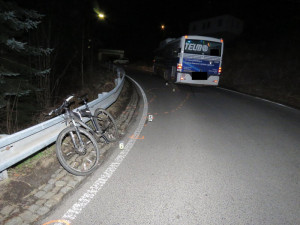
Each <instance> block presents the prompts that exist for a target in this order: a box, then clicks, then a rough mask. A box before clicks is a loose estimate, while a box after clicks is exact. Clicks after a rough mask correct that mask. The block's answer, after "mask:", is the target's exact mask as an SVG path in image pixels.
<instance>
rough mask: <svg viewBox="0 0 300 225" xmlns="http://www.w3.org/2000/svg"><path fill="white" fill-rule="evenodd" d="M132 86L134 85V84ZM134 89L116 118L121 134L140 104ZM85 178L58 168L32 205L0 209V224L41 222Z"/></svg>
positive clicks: (17, 224)
mask: <svg viewBox="0 0 300 225" xmlns="http://www.w3.org/2000/svg"><path fill="white" fill-rule="evenodd" d="M132 86H134V85H133V84H132ZM133 89H134V91H133V94H132V95H131V99H130V101H129V103H128V104H127V107H126V108H125V109H124V110H125V111H124V112H123V113H121V114H120V115H119V116H118V118H116V120H115V121H116V123H117V127H118V128H119V129H120V130H119V133H120V135H121V136H123V135H124V134H125V130H126V128H127V126H128V124H129V122H130V121H131V119H132V117H133V115H134V111H135V109H136V106H137V104H138V94H137V91H136V90H135V88H133ZM113 146H115V145H114V144H113V143H112V144H108V145H105V146H104V147H103V148H102V150H103V152H104V153H105V152H106V151H107V150H108V149H110V148H112V147H113ZM85 178H86V177H85V176H74V175H72V174H70V173H68V172H67V171H66V170H64V169H62V168H59V169H57V170H56V171H55V172H54V173H53V174H52V175H51V178H50V179H49V180H48V182H47V183H46V184H43V185H41V186H40V187H38V188H37V189H35V190H33V191H32V192H31V198H33V199H30V201H28V202H30V203H31V204H30V205H26V206H23V210H20V208H19V206H18V205H8V206H6V207H4V208H3V209H2V210H1V211H0V224H1V225H2V221H4V222H3V225H21V224H24V225H25V224H39V223H38V221H40V220H42V219H43V218H44V217H45V216H47V214H48V213H49V212H50V211H51V210H52V209H54V208H55V207H56V206H57V205H58V204H59V203H60V202H61V200H62V199H63V198H64V196H66V195H67V194H68V193H70V192H72V191H73V190H74V189H75V188H76V187H77V186H78V185H79V184H80V183H81V182H82V181H83V180H84V179H85ZM28 202H27V203H28ZM39 225H40V224H39Z"/></svg>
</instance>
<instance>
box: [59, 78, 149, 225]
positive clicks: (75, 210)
mask: <svg viewBox="0 0 300 225" xmlns="http://www.w3.org/2000/svg"><path fill="white" fill-rule="evenodd" d="M127 77H128V76H127ZM128 78H129V79H130V80H131V81H132V82H133V83H135V84H136V86H137V87H138V88H139V89H140V91H141V94H142V97H143V100H144V108H143V114H142V118H141V120H140V122H139V125H138V127H137V128H136V130H135V132H134V136H135V137H138V136H139V135H140V133H141V131H142V129H143V127H144V124H145V122H146V118H147V114H148V102H147V97H146V94H145V92H144V91H143V89H142V88H141V86H140V85H139V84H138V83H137V82H136V81H134V80H133V79H132V78H130V77H128ZM135 142H136V139H129V141H128V142H127V144H126V146H125V147H124V150H122V152H120V153H119V155H118V156H117V157H116V158H115V159H114V161H113V163H112V164H110V166H109V167H108V168H107V169H106V170H105V171H104V172H103V173H102V174H101V175H100V177H99V178H98V179H97V180H96V181H95V182H94V183H93V185H92V186H90V187H89V188H88V190H87V191H86V192H85V193H84V194H83V195H82V196H81V197H80V198H79V199H78V200H77V202H76V203H75V204H73V205H72V207H71V208H70V209H68V210H67V212H66V213H65V214H64V215H63V217H62V219H64V220H67V221H68V222H69V223H71V221H72V220H74V219H75V218H76V217H77V216H78V215H79V214H80V213H81V211H82V210H83V209H84V208H85V207H86V206H87V205H88V204H89V202H90V201H91V200H92V199H93V198H94V196H95V195H96V194H97V193H98V192H99V190H101V188H102V187H103V186H104V185H105V183H106V182H107V181H108V180H109V178H110V177H111V176H112V175H113V174H114V172H115V171H116V170H117V168H118V167H119V166H120V164H121V163H122V161H123V160H124V159H125V157H126V156H127V154H128V153H129V151H130V150H131V148H132V147H133V145H134V143H135Z"/></svg>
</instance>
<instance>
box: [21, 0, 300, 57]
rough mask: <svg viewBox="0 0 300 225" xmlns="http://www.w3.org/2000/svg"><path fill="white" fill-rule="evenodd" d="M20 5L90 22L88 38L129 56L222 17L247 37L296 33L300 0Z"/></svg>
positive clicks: (84, 0) (73, 0) (66, 0)
mask: <svg viewBox="0 0 300 225" xmlns="http://www.w3.org/2000/svg"><path fill="white" fill-rule="evenodd" d="M18 3H19V4H21V5H22V6H24V7H28V8H34V9H36V10H37V11H39V12H41V13H44V14H45V15H46V16H49V14H52V16H53V15H54V16H56V15H57V17H60V18H61V19H60V22H61V23H70V21H71V23H72V24H70V26H76V23H80V22H81V21H82V20H84V19H85V20H89V26H90V27H91V30H92V32H91V35H92V36H93V38H94V39H97V40H99V41H98V42H101V43H102V44H103V47H108V48H116V49H125V50H126V52H128V53H129V54H131V55H132V54H144V52H145V51H152V50H153V49H154V48H156V47H157V46H158V44H159V41H161V40H162V39H163V38H165V37H178V36H181V35H185V34H187V30H188V23H189V22H190V21H194V20H201V19H205V18H210V17H214V16H219V15H223V14H230V15H233V16H236V17H238V18H240V19H242V20H243V21H244V23H245V26H244V28H245V32H246V33H247V35H248V36H249V35H252V36H253V37H254V38H256V37H257V36H258V37H259V36H260V35H262V36H264V35H263V34H262V33H266V34H273V35H278V32H280V33H285V32H287V28H289V27H291V28H290V29H295V23H299V10H300V8H299V6H300V4H299V0H277V1H269V2H268V3H265V2H264V1H258V0H252V1H242V0H239V1H238V0H222V1H220V0H205V1H201V0H197V1H189V0H182V1H181V2H179V3H175V1H174V0H172V1H162V0H161V1H154V0H153V1H148V0H139V1H136V0H134V1H130V0H128V1H124V0H106V1H103V0H102V1H101V0H97V1H96V0H63V1H58V0H26V1H23V0H18ZM93 8H97V9H100V10H102V11H103V12H104V13H105V14H106V16H107V17H106V19H105V21H99V20H98V19H97V18H96V15H95V13H94V11H93ZM65 18H66V19H65ZM295 21H297V22H295ZM162 23H163V24H165V26H166V30H165V31H164V32H163V31H161V30H160V25H161V24H162ZM291 24H293V25H291ZM298 29H299V27H298ZM276 32H277V33H276ZM259 34H260V35H259ZM287 35H288V34H287Z"/></svg>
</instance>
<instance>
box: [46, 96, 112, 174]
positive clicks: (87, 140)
mask: <svg viewBox="0 0 300 225" xmlns="http://www.w3.org/2000/svg"><path fill="white" fill-rule="evenodd" d="M73 97H74V95H71V96H69V97H68V98H66V99H65V100H64V102H63V104H62V105H61V106H60V107H58V108H57V109H55V110H52V111H51V112H50V113H49V116H50V115H52V114H53V113H54V114H56V115H60V114H62V112H63V111H64V120H65V122H66V125H67V126H68V127H66V128H65V129H63V130H62V131H61V132H60V133H59V135H58V137H57V140H56V155H57V158H58V161H59V162H60V164H61V165H62V167H63V168H65V169H66V170H67V171H68V172H70V173H72V174H74V175H78V176H84V175H88V174H90V173H92V172H93V171H94V170H95V169H96V167H97V164H98V162H99V159H100V150H99V147H98V143H97V141H96V139H95V137H94V136H93V135H92V133H93V132H94V131H93V130H92V129H91V128H90V127H89V126H87V125H86V124H85V123H84V122H83V121H82V118H81V116H80V113H79V112H73V111H72V110H71V109H70V105H71V104H72V103H73V102H71V100H72V99H73ZM103 138H104V140H107V139H106V137H105V136H104V135H103Z"/></svg>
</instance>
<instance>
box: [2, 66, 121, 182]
mask: <svg viewBox="0 0 300 225" xmlns="http://www.w3.org/2000/svg"><path fill="white" fill-rule="evenodd" d="M110 69H112V70H113V72H116V73H117V76H118V78H117V79H115V84H116V87H115V88H114V89H113V90H111V91H110V92H103V93H101V94H98V98H97V99H95V100H93V101H91V102H89V103H88V105H89V107H90V109H91V111H92V112H93V113H94V111H95V110H96V109H97V108H104V109H106V108H108V107H109V106H110V105H111V104H113V103H114V102H115V101H116V100H117V98H118V97H119V94H120V92H121V90H122V88H123V85H124V80H125V72H124V70H123V69H122V68H116V67H113V68H111V66H110ZM81 108H84V106H81V107H79V108H77V109H81ZM77 109H74V110H77ZM65 127H66V124H65V122H64V119H63V115H60V116H57V117H55V118H52V119H50V120H47V121H45V122H42V123H39V124H37V125H35V126H32V127H29V128H27V129H25V130H22V131H19V132H17V133H14V134H12V135H6V136H3V137H2V138H1V139H0V175H3V174H7V173H6V171H4V170H6V169H7V168H9V167H11V166H12V165H14V164H16V163H18V162H20V161H21V160H23V159H25V158H27V157H28V156H30V155H32V154H34V153H36V152H37V151H39V150H41V149H43V148H44V147H46V146H48V145H50V144H52V143H53V142H55V141H56V138H57V136H58V134H59V133H60V132H61V131H62V130H63V129H64V128H65ZM4 176H5V175H4ZM0 178H1V177H0ZM0 180H1V179H0Z"/></svg>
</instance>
